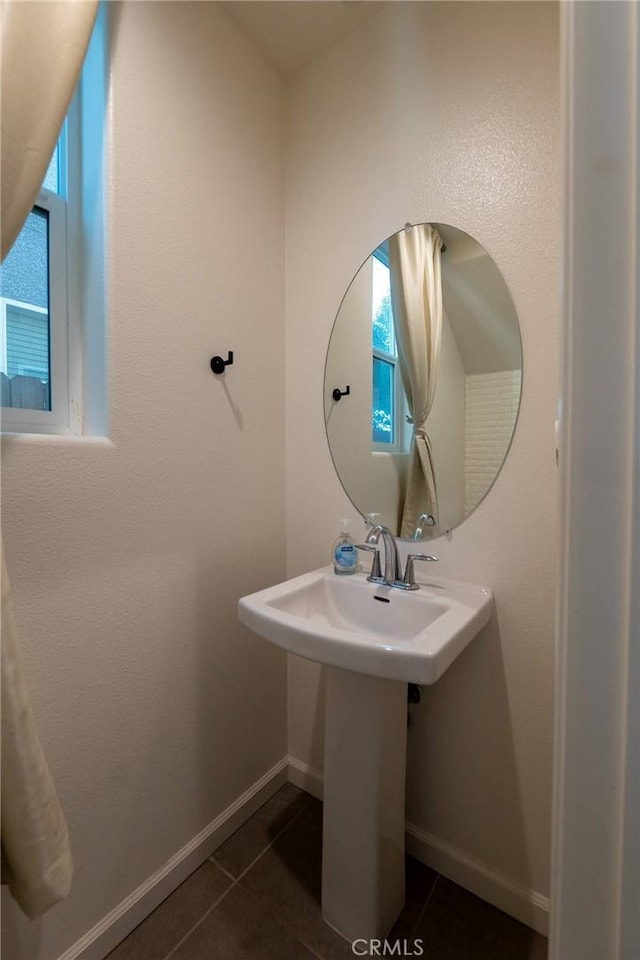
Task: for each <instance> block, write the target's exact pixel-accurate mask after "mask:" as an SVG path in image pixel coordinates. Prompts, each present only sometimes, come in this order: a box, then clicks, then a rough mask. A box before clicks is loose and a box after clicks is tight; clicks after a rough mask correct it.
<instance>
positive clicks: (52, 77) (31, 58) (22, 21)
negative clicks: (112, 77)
mask: <svg viewBox="0 0 640 960" xmlns="http://www.w3.org/2000/svg"><path fill="white" fill-rule="evenodd" d="M97 9H98V4H97V2H95V0H26V2H25V0H4V2H3V3H2V6H1V7H0V31H1V32H0V47H1V54H2V72H1V81H2V85H1V88H0V90H1V92H0V98H1V100H0V102H1V109H2V115H1V124H2V131H1V132H2V137H1V163H0V166H1V169H2V193H1V195H0V210H1V211H2V260H4V258H5V257H6V255H7V253H8V252H9V250H10V249H11V247H12V245H13V242H14V240H15V239H16V237H17V236H18V234H19V233H20V231H21V230H22V226H23V224H24V221H25V220H26V218H27V215H28V214H29V211H30V210H31V207H32V206H33V201H34V199H35V197H36V195H37V193H38V190H39V189H40V185H41V184H42V181H43V179H44V175H45V173H46V170H47V166H48V165H49V161H50V160H51V154H52V153H53V148H54V146H55V144H56V140H57V139H58V136H59V134H60V128H61V126H62V122H63V120H64V118H65V116H66V113H67V110H68V108H69V102H70V100H71V97H72V96H73V91H74V89H75V86H76V83H77V82H78V77H79V75H80V68H81V66H82V61H83V59H84V56H85V53H86V50H87V44H88V42H89V37H90V36H91V30H92V29H93V24H94V21H95V18H96V13H97Z"/></svg>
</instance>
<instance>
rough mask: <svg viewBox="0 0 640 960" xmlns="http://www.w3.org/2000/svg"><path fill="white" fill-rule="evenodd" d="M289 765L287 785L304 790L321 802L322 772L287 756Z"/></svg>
mask: <svg viewBox="0 0 640 960" xmlns="http://www.w3.org/2000/svg"><path fill="white" fill-rule="evenodd" d="M287 761H288V764H289V783H292V784H293V785H294V786H295V787H300V789H301V790H306V792H307V793H310V794H311V796H312V797H315V798H316V799H317V800H322V793H323V786H324V781H323V777H322V771H321V770H316V768H315V767H310V766H309V764H308V763H303V762H302V760H297V759H296V758H295V757H292V756H288V757H287Z"/></svg>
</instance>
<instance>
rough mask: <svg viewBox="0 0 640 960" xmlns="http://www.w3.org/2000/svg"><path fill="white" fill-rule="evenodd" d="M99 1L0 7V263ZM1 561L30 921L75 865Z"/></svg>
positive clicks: (4, 796)
mask: <svg viewBox="0 0 640 960" xmlns="http://www.w3.org/2000/svg"><path fill="white" fill-rule="evenodd" d="M97 10H98V3H97V0H62V2H61V0H50V2H41V0H36V2H21V0H4V2H2V5H1V6H0V46H1V49H2V68H1V87H0V109H1V115H0V126H1V130H2V138H1V141H0V168H1V171H2V184H1V193H0V213H1V220H0V223H1V227H2V231H1V233H2V236H1V257H0V260H4V259H5V257H6V255H7V253H8V252H9V250H10V249H11V247H12V245H13V243H14V241H15V239H16V237H17V236H18V234H19V233H20V231H21V229H22V227H23V224H24V221H25V220H26V218H27V216H28V215H29V212H30V210H31V208H32V206H33V203H34V200H35V198H36V196H37V194H38V191H39V190H40V186H41V184H42V181H43V179H44V175H45V173H46V170H47V166H48V165H49V161H50V159H51V155H52V153H53V149H54V147H55V144H56V141H57V139H58V136H59V135H60V128H61V126H62V123H63V121H64V118H65V116H66V113H67V110H68V108H69V102H70V100H71V97H72V95H73V91H74V89H75V87H76V84H77V82H78V77H79V75H80V70H81V67H82V62H83V60H84V57H85V54H86V51H87V46H88V43H89V38H90V36H91V31H92V29H93V25H94V22H95V18H96V14H97ZM0 552H1V553H2V559H1V564H2V644H1V660H2V662H1V670H2V673H1V693H2V777H1V804H2V809H1V824H0V825H1V831H2V882H3V883H8V884H9V889H10V891H11V894H12V895H13V897H14V898H15V899H16V901H17V902H18V904H19V905H20V907H21V908H22V910H23V911H24V912H25V913H26V914H27V916H29V917H32V918H33V917H37V916H40V914H42V913H44V912H45V911H46V910H48V909H49V908H50V907H52V906H54V905H55V904H56V903H58V901H60V900H62V899H63V898H64V897H66V896H67V894H68V893H69V890H70V887H71V879H72V875H73V863H72V859H71V850H70V845H69V836H68V832H67V826H66V823H65V819H64V815H63V813H62V810H61V808H60V805H59V803H58V797H57V794H56V789H55V786H54V784H53V780H52V778H51V774H50V772H49V768H48V766H47V762H46V759H45V756H44V752H43V750H42V745H41V743H40V739H39V737H38V732H37V730H36V725H35V721H34V718H33V714H32V712H31V707H30V705H29V698H28V694H27V688H26V684H25V681H24V677H23V674H22V668H21V665H20V652H19V642H18V634H17V629H16V624H15V619H14V616H13V609H12V605H11V597H10V593H9V580H8V576H7V572H6V567H5V557H4V549H3V545H2V544H1V543H0Z"/></svg>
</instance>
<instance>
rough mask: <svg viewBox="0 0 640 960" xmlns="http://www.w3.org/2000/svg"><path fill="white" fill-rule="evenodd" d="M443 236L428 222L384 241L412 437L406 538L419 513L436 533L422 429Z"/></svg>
mask: <svg viewBox="0 0 640 960" xmlns="http://www.w3.org/2000/svg"><path fill="white" fill-rule="evenodd" d="M441 250H442V238H441V237H440V234H439V233H438V231H437V230H435V229H434V228H433V227H432V226H431V225H430V224H428V223H420V224H416V225H415V226H414V227H412V228H411V229H410V230H406V229H405V230H401V231H400V232H399V233H397V234H395V236H393V237H391V238H390V240H389V266H390V271H391V304H392V309H393V320H394V325H395V331H396V340H397V344H398V361H399V364H400V373H401V376H402V384H403V387H404V391H405V395H406V398H407V404H408V407H409V418H408V419H409V422H410V423H412V424H413V438H412V442H411V450H410V453H409V467H408V471H407V482H406V489H405V498H404V506H403V510H402V519H401V523H400V536H401V537H411V536H412V535H413V532H414V530H415V528H416V524H417V522H418V518H419V517H420V515H421V514H423V513H430V514H432V515H433V517H434V518H435V521H436V524H435V526H432V527H428V528H427V529H428V532H429V534H430V535H431V536H437V535H438V533H439V525H438V493H437V486H436V478H435V472H434V468H433V457H432V451H431V442H430V440H429V435H428V433H427V429H426V423H427V418H428V416H429V411H430V410H431V407H432V404H433V398H434V396H435V392H436V384H437V377H438V366H439V363H440V345H441V341H442V281H441V273H440V267H441V263H440V258H441Z"/></svg>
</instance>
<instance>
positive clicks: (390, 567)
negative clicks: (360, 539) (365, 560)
mask: <svg viewBox="0 0 640 960" xmlns="http://www.w3.org/2000/svg"><path fill="white" fill-rule="evenodd" d="M380 539H382V542H383V544H384V576H383V577H381V576H377V577H376V576H375V574H374V571H372V575H371V576H370V577H368V578H367V579H368V580H372V581H373V582H374V583H386V584H387V585H388V586H390V587H391V586H393V584H394V583H397V582H398V580H400V560H399V558H398V548H397V547H396V541H395V540H394V539H393V534H392V533H391V530H389V527H385V526H384V524H382V523H377V524H376V525H375V527H372V528H371V530H370V531H369V534H368V536H367V540H366V543H367V545H372V546H377V545H378V544H379V542H380ZM378 573H379V571H378Z"/></svg>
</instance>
